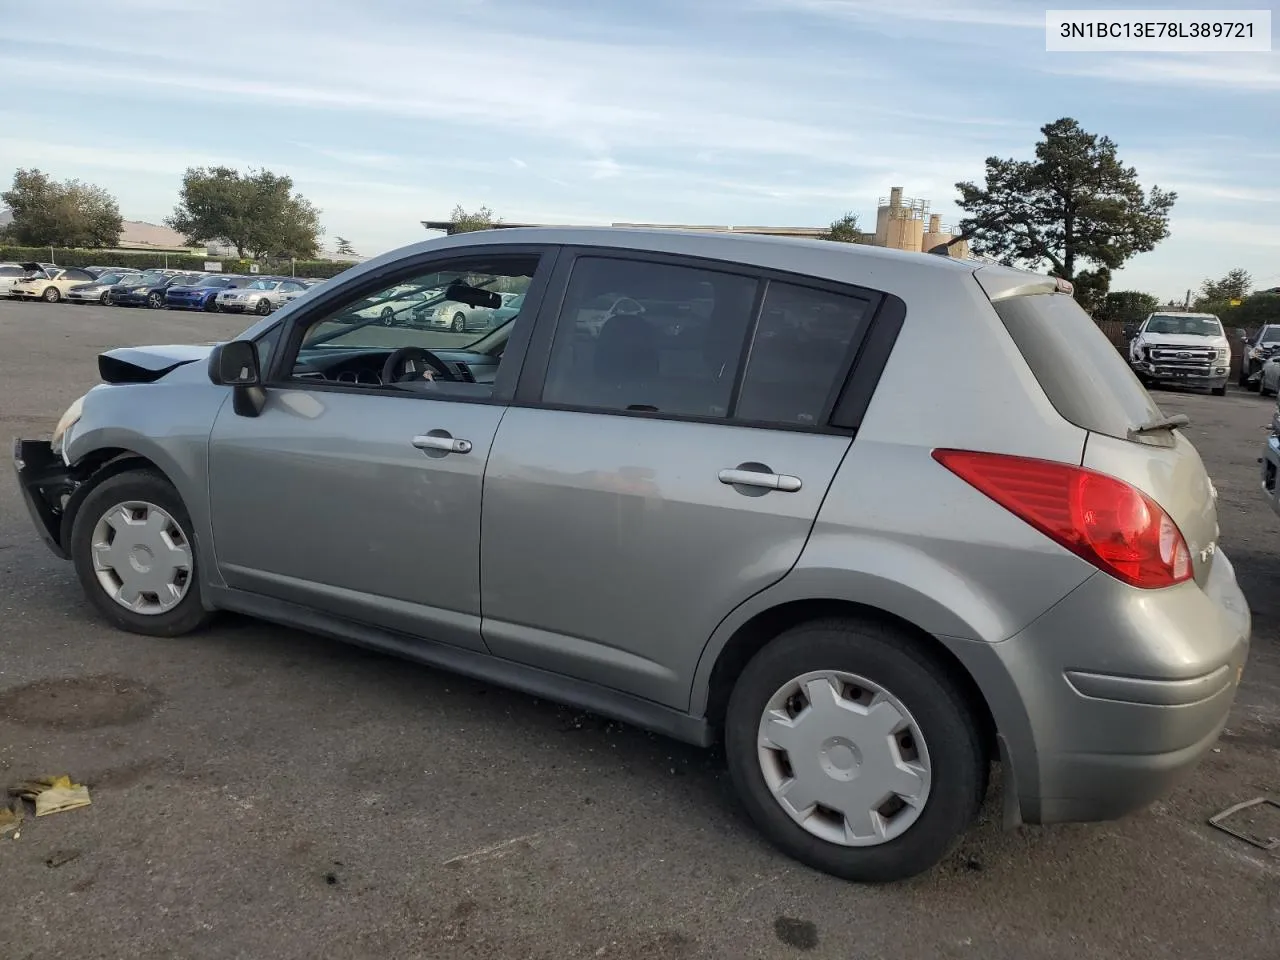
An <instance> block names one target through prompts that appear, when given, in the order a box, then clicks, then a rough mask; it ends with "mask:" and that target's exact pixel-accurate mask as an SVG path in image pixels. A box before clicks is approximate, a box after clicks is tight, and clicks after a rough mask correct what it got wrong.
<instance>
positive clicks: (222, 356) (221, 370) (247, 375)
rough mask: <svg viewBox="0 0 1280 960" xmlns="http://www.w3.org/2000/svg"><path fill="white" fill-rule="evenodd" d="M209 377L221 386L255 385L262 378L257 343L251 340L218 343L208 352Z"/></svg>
mask: <svg viewBox="0 0 1280 960" xmlns="http://www.w3.org/2000/svg"><path fill="white" fill-rule="evenodd" d="M209 379H210V380H212V381H213V382H214V383H216V384H218V386H223V387H256V386H257V385H258V384H259V383H260V382H261V380H262V372H261V370H259V368H258V345H257V344H256V343H254V342H253V341H252V340H231V341H229V342H228V343H220V344H218V345H217V346H216V347H214V348H213V352H212V353H210V354H209Z"/></svg>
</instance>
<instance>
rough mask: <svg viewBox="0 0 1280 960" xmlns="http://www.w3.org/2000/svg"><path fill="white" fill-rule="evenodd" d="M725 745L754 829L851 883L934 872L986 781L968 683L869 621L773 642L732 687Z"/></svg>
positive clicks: (826, 626)
mask: <svg viewBox="0 0 1280 960" xmlns="http://www.w3.org/2000/svg"><path fill="white" fill-rule="evenodd" d="M724 739H725V752H726V755H727V759H728V765H729V775H730V777H731V779H732V780H733V783H734V785H735V787H736V788H737V792H738V795H739V796H740V798H741V799H742V802H743V804H744V806H745V807H746V809H747V812H748V814H750V816H751V818H752V820H753V821H755V823H756V825H757V827H759V828H760V830H761V831H762V832H763V833H764V834H765V836H766V837H768V839H769V840H770V841H772V842H773V843H774V844H775V845H776V846H777V847H779V848H780V849H781V850H783V851H784V852H785V853H787V854H788V855H790V856H792V857H794V858H795V859H796V860H799V861H800V862H802V863H804V864H807V865H808V866H810V867H814V868H816V869H818V870H822V871H824V872H826V873H830V874H833V875H835V876H838V877H842V878H844V879H847V880H857V881H869V882H886V881H893V880H901V879H905V878H907V877H911V876H914V875H916V874H918V873H921V872H923V871H925V870H927V869H929V868H930V867H932V866H933V865H934V864H936V863H937V862H938V861H939V860H941V859H942V858H943V857H944V856H946V854H947V853H948V852H949V851H950V849H951V848H952V846H953V844H954V843H955V841H956V840H957V838H958V837H959V836H960V834H961V833H962V832H963V831H964V830H965V829H966V828H967V827H968V826H969V824H970V823H971V822H972V821H973V819H974V817H975V815H976V814H977V811H978V808H979V807H980V806H981V803H982V799H983V796H984V794H985V792H986V787H987V775H988V766H989V762H988V756H987V751H986V750H985V748H984V746H983V739H982V737H981V734H980V726H979V723H978V721H977V719H976V718H975V716H974V713H973V710H972V709H971V708H970V706H969V705H968V702H967V700H966V697H965V695H964V693H963V691H962V688H961V687H960V686H959V684H958V683H957V682H956V681H955V680H954V679H953V678H952V677H951V675H950V674H949V672H948V671H947V669H946V668H945V666H944V665H943V664H942V663H941V661H939V660H937V659H935V658H933V657H931V656H929V655H928V653H927V651H925V650H923V649H921V648H920V647H918V646H917V641H916V640H915V639H914V638H912V637H909V636H906V635H904V634H901V633H899V632H898V631H896V630H893V629H891V628H888V627H885V626H882V625H880V624H875V623H870V622H862V621H857V620H844V619H839V620H824V621H815V622H811V623H806V624H801V625H800V626H797V627H793V628H792V629H790V630H788V631H786V632H785V633H783V634H782V635H781V636H779V637H777V638H776V639H775V640H773V641H772V642H771V643H769V644H768V646H766V647H765V648H764V649H763V650H761V651H760V652H759V653H758V654H756V656H755V657H754V658H752V660H751V661H750V663H748V664H747V666H746V668H745V669H744V670H743V672H742V675H741V676H740V677H739V678H738V681H737V683H736V684H735V685H734V688H733V693H732V695H731V696H730V699H729V707H728V711H727V715H726V719H725V735H724Z"/></svg>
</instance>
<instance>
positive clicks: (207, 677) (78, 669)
mask: <svg viewBox="0 0 1280 960" xmlns="http://www.w3.org/2000/svg"><path fill="white" fill-rule="evenodd" d="M248 322H249V320H246V319H245V318H237V317H227V316H223V315H210V314H179V313H170V312H167V311H148V310H140V309H125V308H100V307H70V306H65V305H61V306H51V305H46V304H43V303H31V304H16V303H0V424H2V425H3V430H0V433H5V434H7V435H10V436H19V435H21V436H40V435H47V434H48V433H49V431H50V430H51V429H52V427H53V424H54V421H55V420H56V419H57V418H58V416H59V415H60V414H61V412H62V411H63V409H64V408H65V407H66V406H67V405H68V404H69V403H70V402H71V401H72V400H74V399H75V398H76V397H77V396H79V395H80V394H81V393H83V392H84V390H85V389H87V388H88V387H89V386H91V385H92V384H93V383H94V382H96V380H97V368H96V355H97V353H98V352H99V351H101V350H105V349H109V348H111V347H116V346H123V345H130V344H146V343H184V342H206V341H210V340H216V339H220V338H225V337H227V336H228V335H231V334H233V333H235V332H236V331H238V330H239V329H241V328H242V327H244V326H246V325H247V324H248ZM922 389H927V382H923V383H922ZM1156 397H1157V400H1158V402H1159V403H1160V404H1161V406H1162V407H1163V408H1164V409H1165V410H1166V412H1169V413H1174V412H1185V413H1188V414H1189V415H1190V416H1191V418H1192V425H1191V427H1190V428H1188V433H1189V435H1190V436H1191V437H1192V438H1193V439H1194V440H1195V442H1196V444H1197V446H1198V448H1199V450H1200V452H1201V455H1202V457H1203V458H1204V460H1205V463H1206V464H1207V466H1208V468H1209V471H1210V473H1211V474H1212V476H1213V479H1214V482H1215V484H1216V485H1217V487H1218V490H1219V492H1220V497H1221V499H1220V507H1219V509H1220V515H1221V525H1222V546H1223V548H1224V549H1225V550H1226V551H1227V552H1228V554H1229V555H1230V556H1231V558H1232V560H1233V562H1234V563H1235V564H1236V567H1237V571H1238V574H1239V576H1240V579H1241V582H1242V584H1243V586H1244V589H1245V592H1246V593H1247V595H1248V597H1249V600H1250V603H1251V605H1252V607H1253V610H1254V631H1255V632H1254V647H1253V652H1252V654H1251V657H1250V661H1249V665H1248V667H1247V668H1246V671H1245V678H1244V683H1243V685H1242V687H1241V690H1240V696H1239V699H1238V701H1237V704H1236V707H1235V709H1234V712H1233V714H1232V717H1231V720H1230V723H1229V726H1228V729H1227V731H1226V732H1225V734H1224V735H1223V737H1222V739H1221V742H1220V743H1219V745H1218V747H1217V749H1216V750H1215V752H1214V753H1212V754H1210V755H1209V756H1208V757H1207V758H1206V760H1205V762H1204V763H1203V764H1202V765H1201V767H1200V768H1199V769H1198V770H1197V772H1196V773H1195V774H1194V776H1193V777H1192V778H1191V779H1190V780H1189V781H1188V782H1186V783H1185V784H1184V785H1183V786H1181V787H1179V788H1178V789H1177V790H1176V791H1175V792H1174V793H1173V794H1172V795H1170V796H1169V797H1168V798H1166V799H1165V800H1162V801H1161V802H1159V803H1157V804H1155V805H1154V806H1152V807H1151V808H1150V809H1148V810H1146V811H1144V812H1142V813H1140V814H1136V815H1134V816H1131V817H1129V818H1127V819H1125V820H1122V821H1119V822H1116V823H1108V824H1097V825H1068V826H1056V827H1048V828H1037V827H1027V828H1023V829H1022V830H1020V831H1014V832H1005V831H1003V830H1002V829H1001V828H1000V826H999V816H998V793H997V789H996V788H994V787H993V790H992V795H991V797H990V798H989V800H988V804H987V807H986V810H985V812H984V817H983V820H982V822H981V823H980V824H979V825H978V826H977V827H976V828H975V829H974V830H973V831H972V833H971V834H970V835H968V836H967V837H966V838H965V839H964V840H963V842H962V843H961V844H960V846H959V847H958V849H957V850H956V851H955V853H954V854H953V855H952V856H951V857H950V858H949V859H948V860H946V861H945V862H944V863H943V864H942V865H940V866H939V867H938V868H937V869H936V870H934V871H932V872H931V873H929V874H927V875H925V876H922V877H919V878H917V879H915V880H912V881H910V882H907V883H902V884H898V885H894V886H887V887H863V886H856V885H851V884H848V883H844V882H841V881H838V880H835V879H832V878H830V877H827V876H824V875H822V874H818V873H815V872H812V871H810V870H808V869H806V868H804V867H802V866H799V865H798V864H796V863H794V862H792V861H790V860H788V859H786V858H785V857H783V856H782V855H780V854H778V853H776V852H774V850H773V849H772V848H770V847H769V846H767V845H766V844H765V842H764V841H763V840H762V839H760V837H759V836H758V835H757V834H756V832H755V831H754V829H753V828H752V827H751V826H750V825H749V824H748V823H747V821H746V820H745V818H744V816H743V814H742V813H741V811H740V810H739V808H738V806H737V804H736V803H735V801H734V798H733V795H732V792H731V789H730V786H729V783H728V779H727V777H726V775H725V772H724V770H723V764H722V761H721V759H720V758H719V757H718V756H717V755H716V754H715V753H714V752H711V753H705V752H702V751H699V750H696V749H693V748H690V747H686V746H683V745H681V744H677V743H674V742H672V741H668V740H665V739H663V738H661V737H657V736H653V735H650V734H647V733H644V732H641V731H638V730H635V729H632V728H629V727H626V726H623V725H621V724H617V723H613V722H609V721H605V720H602V719H600V718H598V717H594V716H591V715H588V714H583V713H581V712H578V711H575V710H570V709H567V708H564V707H560V706H557V705H555V704H551V703H548V702H544V701H539V700H535V699H533V698H531V697H527V696H524V695H520V694H514V693H510V692H507V691H504V690H502V689H499V688H497V687H492V686H487V685H485V684H481V683H477V682H474V681H470V680H464V679H461V678H458V677H456V676H451V675H449V674H446V673H442V672H439V671H435V670H431V669H428V668H425V667H420V666H416V665H411V664H406V663H405V662H402V661H399V660H395V659H392V658H390V657H386V656H382V655H379V654H374V653H370V652H367V651H362V650H359V649H356V648H352V647H348V646H344V645H341V644H338V643H336V642H333V641H329V640H325V639H319V638H316V637H314V636H309V635H306V634H303V633H299V632H295V631H290V630H285V629H281V628H278V627H274V626H269V625H263V624H260V623H255V622H252V621H249V620H245V619H240V618H234V617H224V618H221V619H219V620H218V621H216V623H215V624H214V625H213V626H212V627H211V628H209V629H208V630H207V631H205V632H203V633H201V634H198V635H195V636H191V637H187V638H183V639H181V640H176V641H175V640H170V641H164V640H153V639H147V638H143V637H137V636H132V635H129V634H125V633H120V632H117V631H114V630H112V629H109V628H108V627H106V626H104V625H103V623H102V622H101V621H100V620H99V619H98V618H97V617H96V616H95V615H94V613H93V612H92V611H91V610H90V608H89V606H88V604H87V602H86V601H85V600H84V599H83V598H82V595H81V591H80V588H79V586H78V585H77V583H76V581H75V577H74V575H73V573H72V570H71V567H70V565H68V564H66V563H64V562H62V561H59V560H57V559H56V558H55V557H53V556H52V555H51V554H50V553H49V552H48V551H47V550H46V549H45V548H44V546H43V545H42V544H41V543H40V541H39V540H38V538H37V536H36V534H35V531H34V529H33V528H32V526H31V523H30V521H29V519H28V517H27V514H26V512H25V510H24V509H23V506H22V503H21V501H20V499H19V496H18V493H17V489H16V485H15V484H14V483H13V481H12V479H11V478H9V479H3V480H0V624H2V626H0V781H3V783H0V786H3V785H7V783H8V782H9V781H17V780H21V779H24V778H27V777H31V776H37V775H44V774H56V773H68V774H70V775H71V776H72V777H74V778H75V779H76V780H77V781H79V782H83V783H87V784H88V785H89V786H90V788H91V790H92V796H93V803H92V805H91V806H89V807H86V808H83V809H78V810H73V811H69V812H65V813H60V814H56V815H53V816H48V817H43V818H40V819H39V820H36V819H29V820H28V821H27V822H26V823H25V824H24V826H23V828H22V831H21V837H20V838H19V839H18V840H16V841H15V840H12V839H3V840H0V891H3V894H2V895H0V956H2V957H3V958H5V960H26V958H32V960H35V958H41V960H43V958H46V957H50V956H64V957H75V958H76V960H93V958H113V960H114V958H123V957H129V958H153V957H154V958H161V957H164V958H170V957H173V958H183V960H196V958H254V960H256V958H271V960H294V958H297V960H314V958H319V957H324V958H326V960H338V958H348V957H351V958H357V957H383V956H396V957H404V958H416V957H431V958H451V957H459V958H462V957H466V958H470V960H476V958H485V957H519V958H548V960H551V958H555V960H565V958H577V957H584V958H594V957H607V958H659V957H663V958H702V957H707V958H724V960H740V958H749V957H768V958H774V957H815V958H817V957H822V958H832V960H835V958H839V960H860V958H894V960H896V958H973V960H1002V958H1008V960H1048V958H1055V960H1057V958H1062V960H1066V958H1073V960H1075V958H1079V957H1089V958H1093V960H1103V958H1106V960H1111V958H1135V960H1136V958H1141V960H1156V958H1174V957H1177V958H1182V957H1187V958H1197V960H1200V958H1206V957H1215V956H1216V957H1224V958H1225V957H1230V958H1233V960H1254V958H1257V960H1263V958H1266V960H1275V958H1276V956H1277V946H1276V944H1277V941H1278V940H1280V851H1273V852H1264V851H1261V850H1259V849H1256V848H1253V847H1250V846H1249V845H1247V844H1245V843H1243V842H1241V841H1239V840H1236V839H1234V838H1232V837H1229V836H1227V835H1226V834H1224V833H1221V832H1220V831H1217V830H1214V829H1213V828H1211V827H1210V826H1209V825H1208V824H1207V822H1206V821H1207V819H1208V818H1209V817H1210V816H1211V815H1212V814H1214V813H1215V812H1217V811H1219V810H1221V809H1222V808H1225V807H1227V806H1229V805H1231V804H1233V803H1236V802H1238V801H1242V800H1247V799H1250V798H1252V797H1255V796H1259V795H1262V794H1267V793H1271V794H1272V795H1280V639H1278V637H1280V629H1278V627H1277V622H1278V617H1280V597H1278V596H1277V591H1276V585H1277V584H1278V583H1280V520H1277V518H1276V517H1275V516H1274V515H1273V514H1272V513H1271V511H1270V510H1269V509H1268V507H1267V505H1266V503H1265V501H1264V500H1263V497H1262V495H1261V493H1260V492H1259V489H1258V483H1257V474H1258V466H1257V463H1256V459H1257V457H1258V455H1259V454H1258V452H1259V448H1260V445H1261V444H1262V442H1263V439H1264V437H1265V426H1266V424H1267V423H1268V420H1269V416H1270V411H1271V409H1272V408H1273V405H1274V401H1264V400H1261V399H1259V398H1258V397H1257V396H1256V395H1254V394H1247V393H1243V392H1239V391H1235V390H1234V389H1233V390H1232V391H1231V392H1229V393H1228V395H1227V396H1226V397H1210V396H1207V395H1192V394H1183V393H1173V392H1168V391H1161V392H1159V393H1157V394H1156ZM377 495H378V492H377V491H376V490H371V491H370V496H371V497H373V496H377ZM317 522H318V523H323V518H322V517H320V518H317ZM1277 832H1280V828H1278V829H1277Z"/></svg>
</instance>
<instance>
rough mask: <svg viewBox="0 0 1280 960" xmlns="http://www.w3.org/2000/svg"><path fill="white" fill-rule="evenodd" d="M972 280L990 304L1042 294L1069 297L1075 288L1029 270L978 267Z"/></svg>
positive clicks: (1065, 282)
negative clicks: (979, 287) (1062, 294)
mask: <svg viewBox="0 0 1280 960" xmlns="http://www.w3.org/2000/svg"><path fill="white" fill-rule="evenodd" d="M973 275H974V278H975V279H977V281H978V284H979V285H980V286H981V287H982V289H983V291H984V292H985V293H986V295H987V297H988V298H989V299H990V300H991V302H992V303H997V302H998V301H1000V300H1009V299H1011V298H1013V297H1027V296H1033V295H1035V294H1044V293H1065V294H1067V295H1068V296H1071V295H1072V294H1073V293H1074V292H1075V287H1074V286H1073V285H1072V284H1071V283H1070V281H1067V280H1063V279H1062V278H1061V277H1048V276H1045V275H1044V274H1042V273H1031V272H1030V271H1029V270H1015V269H1014V268H1012V267H979V268H978V269H977V270H975V271H974V272H973Z"/></svg>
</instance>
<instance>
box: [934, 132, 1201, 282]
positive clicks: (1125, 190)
mask: <svg viewBox="0 0 1280 960" xmlns="http://www.w3.org/2000/svg"><path fill="white" fill-rule="evenodd" d="M1041 133H1042V134H1043V135H1044V139H1043V140H1041V141H1039V142H1038V143H1037V144H1036V147H1035V159H1034V160H1013V159H1010V160H1002V159H1000V158H999V157H988V158H987V165H986V183H985V185H984V186H981V187H979V186H977V185H976V184H974V183H969V182H963V183H957V184H956V189H957V190H959V191H960V201H959V206H960V208H961V209H962V210H964V211H965V213H966V214H967V216H966V218H965V219H964V220H963V221H961V225H960V229H961V233H962V235H963V236H965V237H966V238H968V239H971V240H972V241H973V246H974V247H975V248H976V249H977V250H978V251H979V252H982V253H985V254H988V255H990V256H994V257H996V258H997V259H999V260H1001V261H1003V262H1004V263H1009V264H1015V263H1021V264H1026V265H1028V266H1030V267H1033V268H1037V267H1040V266H1041V265H1043V264H1044V263H1045V262H1048V264H1049V266H1050V269H1051V272H1052V273H1053V275H1054V276H1058V277H1062V278H1063V279H1064V280H1069V281H1071V282H1073V283H1075V282H1076V280H1077V277H1078V275H1081V274H1082V273H1083V270H1082V268H1083V267H1085V266H1086V265H1087V266H1091V267H1092V268H1093V270H1092V271H1091V272H1090V276H1089V277H1088V278H1085V277H1084V276H1080V279H1081V280H1084V281H1085V283H1084V286H1085V288H1086V290H1087V291H1088V292H1090V293H1096V291H1097V290H1098V289H1099V288H1100V287H1101V289H1102V291H1103V293H1104V295H1105V285H1104V284H1102V283H1101V281H1102V279H1103V278H1102V275H1101V273H1100V271H1104V270H1105V271H1107V272H1108V274H1109V272H1110V271H1113V270H1116V269H1118V268H1119V267H1121V266H1122V265H1123V264H1124V263H1125V262H1126V261H1128V260H1129V259H1130V258H1131V257H1133V256H1135V255H1136V254H1139V253H1146V252H1147V251H1149V250H1152V249H1154V248H1155V246H1156V244H1157V243H1159V242H1160V241H1161V240H1163V239H1164V238H1165V237H1167V236H1168V235H1169V211H1170V210H1171V209H1172V208H1173V204H1174V201H1175V200H1176V199H1177V194H1175V193H1173V192H1172V191H1165V190H1161V189H1160V188H1159V187H1152V188H1151V191H1150V193H1147V192H1144V191H1143V189H1142V186H1141V185H1140V184H1139V183H1138V173H1137V171H1136V170H1135V169H1134V168H1133V167H1126V166H1124V165H1123V164H1122V163H1121V162H1120V160H1119V159H1118V158H1117V156H1116V145H1115V143H1114V142H1113V141H1112V140H1111V139H1110V138H1109V137H1098V136H1096V135H1094V134H1091V133H1087V132H1086V131H1085V130H1083V129H1082V128H1081V127H1080V124H1079V123H1077V122H1076V121H1075V120H1072V119H1070V118H1069V117H1065V118H1063V119H1061V120H1057V121H1054V122H1053V123H1050V124H1046V125H1045V126H1044V127H1042V128H1041ZM1107 279H1109V276H1108V277H1107Z"/></svg>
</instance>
